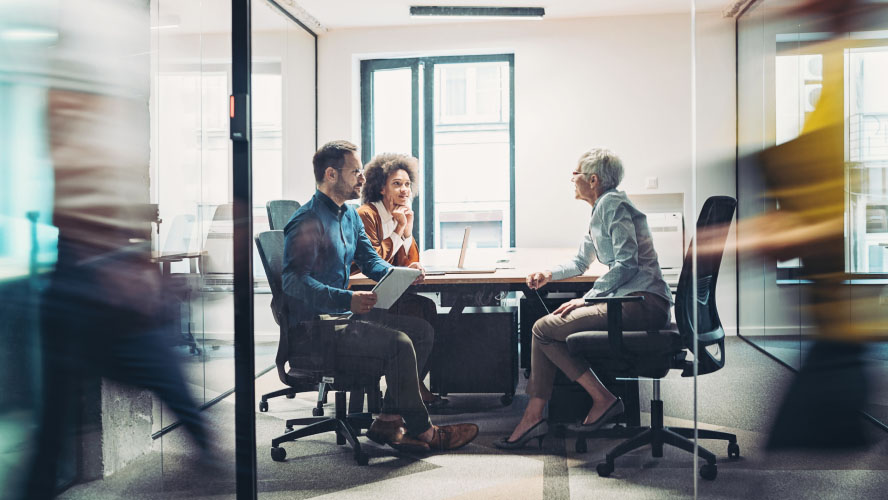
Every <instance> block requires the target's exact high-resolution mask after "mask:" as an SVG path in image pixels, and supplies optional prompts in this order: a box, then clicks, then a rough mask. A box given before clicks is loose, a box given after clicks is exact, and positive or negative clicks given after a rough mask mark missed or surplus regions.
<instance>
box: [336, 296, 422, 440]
mask: <svg viewBox="0 0 888 500" xmlns="http://www.w3.org/2000/svg"><path fill="white" fill-rule="evenodd" d="M354 318H355V319H354V320H353V321H351V322H350V323H349V324H348V325H347V326H346V327H345V329H343V330H341V331H340V332H339V333H338V334H337V336H336V371H337V372H340V371H341V372H343V373H353V374H356V375H360V376H380V375H384V376H385V383H386V387H387V388H386V392H385V398H384V399H383V409H382V411H383V412H384V413H391V414H399V415H401V416H402V417H403V418H404V425H405V427H406V428H407V433H408V434H409V435H411V436H416V435H419V434H422V433H423V432H425V431H426V430H428V429H429V427H431V425H432V424H431V422H430V421H429V413H428V411H427V410H426V407H425V405H424V404H423V402H422V397H421V396H420V394H419V371H418V370H417V367H418V366H419V367H423V368H422V369H425V370H426V373H428V370H427V368H425V367H426V366H427V365H428V362H429V355H430V354H431V352H432V344H433V342H434V331H433V330H432V326H431V325H430V324H429V323H428V322H426V321H424V320H422V319H419V318H414V317H411V316H403V315H395V314H390V313H387V312H384V311H380V310H373V311H371V312H370V313H369V314H364V315H361V316H355V317H354Z"/></svg>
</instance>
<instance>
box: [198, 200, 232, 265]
mask: <svg viewBox="0 0 888 500" xmlns="http://www.w3.org/2000/svg"><path fill="white" fill-rule="evenodd" d="M233 233H234V223H233V217H232V206H231V203H224V204H222V205H219V206H218V207H216V210H215V211H214V212H213V220H212V222H210V227H209V230H208V231H207V239H206V241H205V242H204V251H205V253H206V256H205V257H204V259H203V269H202V272H203V273H204V274H228V275H230V274H232V273H233V272H234V246H233V245H232V237H233V236H232V235H233Z"/></svg>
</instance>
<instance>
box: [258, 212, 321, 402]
mask: <svg viewBox="0 0 888 500" xmlns="http://www.w3.org/2000/svg"><path fill="white" fill-rule="evenodd" d="M299 206H300V205H299V202H298V201H295V200H270V201H268V202H266V203H265V211H266V213H267V214H268V226H269V228H270V229H271V230H283V229H284V226H286V225H287V222H289V220H290V217H293V214H294V213H296V210H299ZM267 272H268V269H266V273H267ZM276 302H277V300H276V299H274V298H272V301H271V311H272V314H273V315H274V320H275V321H276V322H277V324H278V325H280V324H281V322H280V318H279V317H278V315H279V308H278V305H277V303H276ZM298 389H300V390H297V388H293V387H287V388H286V389H280V390H277V391H272V392H269V393H266V394H263V395H262V399H261V400H260V401H259V411H262V412H266V411H268V400H269V399H271V398H276V397H280V396H285V397H286V398H287V399H293V398H294V397H296V393H298V392H306V391H303V390H301V389H302V388H298ZM326 402H327V387H326V385H325V384H324V383H323V382H322V383H321V384H320V386H319V387H318V404H317V406H316V407H315V409H314V410H312V415H314V416H316V417H319V416H321V415H323V414H324V403H326Z"/></svg>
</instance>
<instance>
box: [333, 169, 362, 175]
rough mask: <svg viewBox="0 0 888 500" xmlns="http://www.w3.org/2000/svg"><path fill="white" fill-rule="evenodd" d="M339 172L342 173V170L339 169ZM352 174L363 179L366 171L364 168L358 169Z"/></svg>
mask: <svg viewBox="0 0 888 500" xmlns="http://www.w3.org/2000/svg"><path fill="white" fill-rule="evenodd" d="M337 170H338V171H339V172H342V169H337ZM351 173H353V174H354V175H355V177H363V176H364V169H363V168H356V169H354V170H352V171H351Z"/></svg>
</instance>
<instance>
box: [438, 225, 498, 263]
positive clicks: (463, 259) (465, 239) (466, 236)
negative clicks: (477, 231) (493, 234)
mask: <svg viewBox="0 0 888 500" xmlns="http://www.w3.org/2000/svg"><path fill="white" fill-rule="evenodd" d="M471 231H472V226H466V230H465V232H464V233H463V240H462V248H461V249H460V251H459V262H458V263H457V265H456V266H455V267H454V266H423V267H424V268H425V273H426V274H427V275H435V274H485V273H495V272H496V268H495V267H493V266H490V267H466V266H465V262H466V250H467V249H468V248H469V233H470V232H471Z"/></svg>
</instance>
